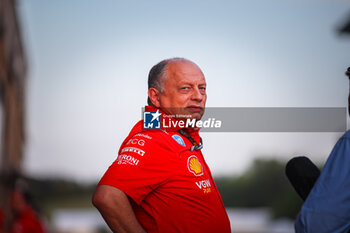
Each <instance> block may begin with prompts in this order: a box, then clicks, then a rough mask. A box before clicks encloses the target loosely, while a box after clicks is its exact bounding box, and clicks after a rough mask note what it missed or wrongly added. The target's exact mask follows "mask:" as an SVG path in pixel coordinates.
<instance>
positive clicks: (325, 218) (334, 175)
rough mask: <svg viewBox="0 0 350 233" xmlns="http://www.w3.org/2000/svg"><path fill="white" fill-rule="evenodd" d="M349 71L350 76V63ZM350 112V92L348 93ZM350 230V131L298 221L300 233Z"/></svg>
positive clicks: (349, 75)
mask: <svg viewBox="0 0 350 233" xmlns="http://www.w3.org/2000/svg"><path fill="white" fill-rule="evenodd" d="M346 75H347V76H348V77H349V79H350V67H349V68H348V70H347V72H346ZM348 112H349V114H350V92H349V96H348ZM349 230H350V131H347V132H346V133H345V134H344V135H343V136H342V137H341V138H340V139H339V140H338V141H337V143H336V144H335V146H334V148H333V150H332V152H331V154H330V155H329V157H328V159H327V162H326V164H325V166H324V168H323V169H322V172H321V174H320V176H319V177H318V179H317V181H316V183H315V185H314V186H313V188H312V189H311V191H310V193H309V194H308V196H307V198H306V200H305V202H304V204H303V206H302V208H301V211H300V214H299V215H298V217H297V219H296V222H295V231H296V233H346V232H349Z"/></svg>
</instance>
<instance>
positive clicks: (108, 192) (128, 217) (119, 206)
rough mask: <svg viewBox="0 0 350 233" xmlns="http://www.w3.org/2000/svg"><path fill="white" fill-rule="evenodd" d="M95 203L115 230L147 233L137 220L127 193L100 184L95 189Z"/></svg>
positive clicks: (120, 232) (93, 200)
mask: <svg viewBox="0 0 350 233" xmlns="http://www.w3.org/2000/svg"><path fill="white" fill-rule="evenodd" d="M92 203H93V205H94V206H95V207H96V208H97V209H98V210H99V211H100V213H101V215H102V217H103V218H104V220H105V221H106V223H107V224H108V226H109V227H110V228H111V230H112V231H113V232H118V233H146V231H145V230H144V229H143V228H142V226H141V225H140V223H139V222H138V221H137V219H136V216H135V213H134V211H133V209H132V207H131V205H130V202H129V199H128V197H127V196H126V194H125V193H124V192H123V191H121V190H119V189H117V188H115V187H112V186H108V185H100V186H98V187H97V189H96V190H95V193H94V195H93V199H92Z"/></svg>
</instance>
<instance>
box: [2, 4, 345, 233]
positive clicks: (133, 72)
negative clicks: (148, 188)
mask: <svg viewBox="0 0 350 233" xmlns="http://www.w3.org/2000/svg"><path fill="white" fill-rule="evenodd" d="M349 35H350V3H349V2H348V1H345V0H306V1H300V0H297V1H292V0H285V1H277V0H265V1H259V0H245V1H229V0H220V1H215V2H214V1H210V0H204V1H195V0H193V1H184V0H179V1H160V0H150V1H140V0H139V1H136V0H131V1H111V0H100V1H92V0H75V1H68V0H50V1H44V0H0V94H1V95H0V100H1V101H0V106H1V107H0V129H1V134H0V137H1V138H0V139H1V140H0V146H1V150H0V153H1V160H0V168H1V170H0V172H1V173H0V175H1V184H2V185H1V190H0V191H1V192H0V198H1V203H0V204H1V210H2V211H0V226H8V225H9V224H10V222H11V219H12V218H13V217H11V216H12V214H11V211H12V212H13V209H12V207H11V205H10V203H11V202H10V201H9V200H10V197H11V190H12V189H13V188H17V189H20V190H21V191H22V192H23V193H25V194H26V195H25V196H26V200H27V201H28V202H30V204H31V205H32V206H33V209H34V210H35V211H36V212H37V213H39V214H40V217H41V221H42V224H43V225H44V226H45V228H46V229H47V230H48V231H49V232H108V229H107V227H106V225H105V224H104V222H103V220H102V218H101V217H100V216H99V214H98V213H97V212H96V210H95V209H94V208H93V207H92V205H91V201H90V199H91V195H92V192H93V190H94V188H95V186H96V184H97V182H98V181H99V179H100V178H101V176H102V175H103V173H104V172H105V171H106V169H107V168H108V166H109V165H110V164H111V163H112V162H113V161H114V160H115V159H116V157H117V151H118V148H119V146H120V144H121V142H122V140H123V139H124V138H125V137H126V136H127V134H128V133H129V130H130V129H131V127H132V126H133V125H134V124H135V122H136V121H138V120H139V119H140V118H141V108H142V107H143V106H144V105H145V104H146V99H147V98H146V97H147V75H148V71H149V70H150V68H151V67H152V66H153V65H154V64H156V63H157V62H159V61H160V60H163V59H165V58H170V57H185V58H188V59H190V60H192V61H194V62H196V63H197V64H198V65H199V66H200V67H201V69H202V70H203V72H204V74H205V76H206V79H207V83H208V89H207V91H208V101H207V106H208V107H344V108H345V107H346V106H347V95H348V91H349V87H348V79H347V77H346V76H345V75H344V72H345V70H346V69H347V67H348V66H350V53H349V51H350V36H349ZM232 120H234V119H232ZM341 135H342V132H334V133H324V132H319V133H288V132H285V133H259V132H257V133H235V132H233V133H209V132H208V133H202V137H203V140H204V149H203V151H204V155H205V157H206V160H207V163H208V165H209V167H210V168H211V170H212V173H213V175H214V177H215V180H216V182H217V185H218V188H219V190H220V192H221V194H222V197H223V200H224V203H225V205H226V207H227V210H228V214H229V216H230V220H231V224H232V229H233V231H234V232H242V233H248V232H251V233H254V232H255V233H259V232H266V233H267V232H269V233H273V232H276V233H284V232H286V233H287V232H294V231H293V221H294V219H295V216H296V215H297V213H298V211H299V209H300V206H301V203H302V202H301V198H299V197H298V196H297V194H296V193H295V192H294V190H293V188H292V187H291V185H290V184H289V183H288V180H287V178H286V177H285V175H284V166H285V164H286V161H288V160H289V159H290V158H292V157H293V156H297V155H305V156H308V157H309V158H310V159H311V160H313V161H314V162H315V163H317V164H318V165H319V166H320V167H322V165H323V164H324V162H325V161H326V159H327V157H328V155H329V153H330V151H331V149H332V148H333V145H334V144H335V142H336V141H337V139H338V138H339V137H340V136H341Z"/></svg>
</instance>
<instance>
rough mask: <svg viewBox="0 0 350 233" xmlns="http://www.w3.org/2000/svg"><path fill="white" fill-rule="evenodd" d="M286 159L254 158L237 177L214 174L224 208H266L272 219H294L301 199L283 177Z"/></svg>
mask: <svg viewBox="0 0 350 233" xmlns="http://www.w3.org/2000/svg"><path fill="white" fill-rule="evenodd" d="M285 164H286V162H280V161H277V160H274V159H256V160H255V161H254V162H253V164H252V165H251V166H250V167H249V168H248V170H246V172H244V173H243V174H242V175H240V176H233V177H216V178H215V182H216V185H217V187H218V189H219V191H220V193H221V196H222V199H223V201H224V204H225V206H226V207H241V208H257V207H268V208H270V210H271V212H272V215H273V217H274V218H280V217H287V218H291V219H294V218H295V217H296V215H297V213H298V212H299V210H300V207H301V204H302V200H301V198H300V197H299V196H298V195H297V193H296V192H295V191H294V189H293V187H292V185H291V184H290V183H289V181H288V179H287V177H286V176H285V172H284V169H285Z"/></svg>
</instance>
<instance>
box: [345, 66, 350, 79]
mask: <svg viewBox="0 0 350 233" xmlns="http://www.w3.org/2000/svg"><path fill="white" fill-rule="evenodd" d="M345 74H346V75H347V76H348V77H349V79H350V67H348V70H347V71H346V72H345Z"/></svg>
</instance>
